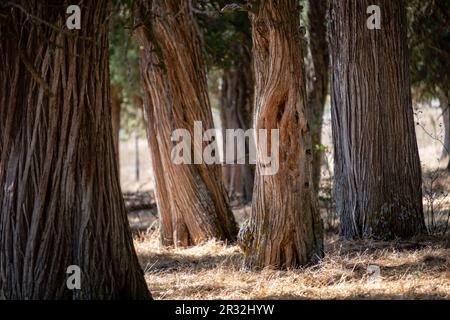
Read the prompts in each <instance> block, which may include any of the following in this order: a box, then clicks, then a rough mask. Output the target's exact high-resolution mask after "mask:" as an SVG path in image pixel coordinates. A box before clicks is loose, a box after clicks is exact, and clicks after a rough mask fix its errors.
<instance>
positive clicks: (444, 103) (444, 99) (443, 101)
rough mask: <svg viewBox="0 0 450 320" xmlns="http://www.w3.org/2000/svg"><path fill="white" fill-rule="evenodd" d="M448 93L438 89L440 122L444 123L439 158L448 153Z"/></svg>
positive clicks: (449, 142)
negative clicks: (440, 111) (440, 112)
mask: <svg viewBox="0 0 450 320" xmlns="http://www.w3.org/2000/svg"><path fill="white" fill-rule="evenodd" d="M449 97H450V94H446V93H445V92H444V91H441V90H440V91H439V103H440V107H441V110H442V122H443V123H444V141H443V146H442V153H441V160H444V159H446V158H447V157H448V156H449V155H450V110H449V109H450V98H449Z"/></svg>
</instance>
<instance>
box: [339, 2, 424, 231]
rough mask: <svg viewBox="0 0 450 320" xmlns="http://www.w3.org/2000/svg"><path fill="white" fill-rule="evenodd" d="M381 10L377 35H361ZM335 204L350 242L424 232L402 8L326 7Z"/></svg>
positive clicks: (374, 32)
mask: <svg viewBox="0 0 450 320" xmlns="http://www.w3.org/2000/svg"><path fill="white" fill-rule="evenodd" d="M372 4H377V5H379V6H380V7H381V14H382V17H381V19H382V20H381V30H369V29H368V28H367V27H366V19H367V17H368V15H366V10H367V7H368V6H369V5H372ZM330 17H331V31H330V48H331V49H330V50H331V52H332V55H331V56H332V66H333V67H332V68H333V71H332V73H333V74H332V106H333V108H332V123H333V140H334V155H335V157H334V159H335V169H334V170H335V190H334V192H335V199H336V207H337V211H338V214H339V215H340V217H341V233H342V236H344V237H345V238H348V239H352V238H367V237H374V238H382V239H392V238H395V237H401V238H406V237H411V236H414V235H416V234H420V233H422V232H424V230H425V224H424V218H423V208H422V191H421V168H420V161H419V155H418V148H417V142H416V134H415V130H414V119H413V110H412V101H411V93H410V77H409V57H408V50H407V45H406V31H407V30H406V13H405V5H404V1H391V0H378V1H375V2H373V1H369V0H361V1H355V0H332V5H331V12H330Z"/></svg>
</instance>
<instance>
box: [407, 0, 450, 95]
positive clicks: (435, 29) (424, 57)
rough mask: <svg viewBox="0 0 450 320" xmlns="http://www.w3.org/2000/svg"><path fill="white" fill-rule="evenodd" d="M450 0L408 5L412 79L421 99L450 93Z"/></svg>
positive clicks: (419, 0)
mask: <svg viewBox="0 0 450 320" xmlns="http://www.w3.org/2000/svg"><path fill="white" fill-rule="evenodd" d="M449 8H450V0H434V1H423V0H410V1H408V20H409V21H408V27H409V44H410V50H411V75H412V83H413V87H414V93H415V95H416V97H418V98H429V97H432V96H436V95H437V94H438V92H437V91H438V90H441V91H444V92H447V93H448V92H450V25H449V23H448V22H449V21H450V10H449Z"/></svg>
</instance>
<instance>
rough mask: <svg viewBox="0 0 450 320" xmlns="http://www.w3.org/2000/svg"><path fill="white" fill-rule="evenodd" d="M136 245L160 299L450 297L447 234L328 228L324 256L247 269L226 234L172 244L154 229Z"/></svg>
mask: <svg viewBox="0 0 450 320" xmlns="http://www.w3.org/2000/svg"><path fill="white" fill-rule="evenodd" d="M135 247H136V250H137V253H138V256H139V259H140V261H141V263H142V265H143V268H144V270H145V277H146V280H147V283H148V286H149V288H150V290H151V292H152V294H153V297H154V298H155V299H193V300H199V299H450V239H449V238H448V237H447V238H431V237H428V238H423V239H416V240H414V241H408V242H401V241H395V242H380V241H358V242H354V241H352V242H349V241H341V240H339V239H338V237H337V236H328V237H327V238H326V245H325V251H326V252H325V254H326V255H325V258H324V259H323V260H322V261H321V262H320V263H319V264H317V265H315V266H311V267H307V268H303V269H299V270H286V271H275V270H263V271H260V272H248V271H244V270H242V268H241V267H242V259H243V254H242V251H241V250H240V248H239V247H238V246H229V245H226V244H223V243H220V242H215V241H211V242H208V243H205V244H203V245H201V246H196V247H192V248H187V249H165V248H160V247H159V246H158V235H157V234H156V233H153V234H151V235H147V236H142V237H138V238H136V239H135ZM373 266H376V267H375V268H378V267H379V270H380V274H379V277H376V276H374V275H372V274H371V272H370V270H371V269H373V268H374V267H373Z"/></svg>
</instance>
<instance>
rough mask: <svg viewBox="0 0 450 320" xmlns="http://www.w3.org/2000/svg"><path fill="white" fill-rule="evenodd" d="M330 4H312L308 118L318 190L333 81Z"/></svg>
mask: <svg viewBox="0 0 450 320" xmlns="http://www.w3.org/2000/svg"><path fill="white" fill-rule="evenodd" d="M327 2H328V1H327V0H309V11H308V20H309V34H310V36H309V54H308V58H309V59H308V60H309V63H308V68H307V82H306V84H307V95H308V104H307V114H308V120H309V123H310V127H311V136H312V146H313V162H312V174H313V184H314V188H315V190H319V183H320V173H321V167H322V150H321V148H320V146H321V144H322V123H323V113H324V109H325V101H326V98H327V92H328V81H329V78H328V77H329V64H330V63H329V60H330V59H329V56H328V55H329V52H328V43H327V27H326V14H327V8H328V7H327V5H328V4H327Z"/></svg>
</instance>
